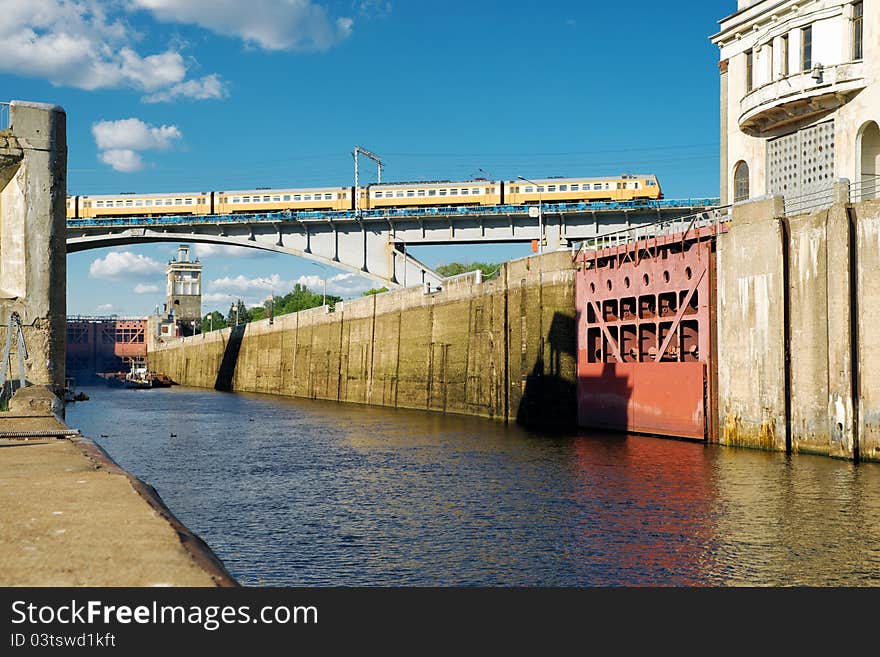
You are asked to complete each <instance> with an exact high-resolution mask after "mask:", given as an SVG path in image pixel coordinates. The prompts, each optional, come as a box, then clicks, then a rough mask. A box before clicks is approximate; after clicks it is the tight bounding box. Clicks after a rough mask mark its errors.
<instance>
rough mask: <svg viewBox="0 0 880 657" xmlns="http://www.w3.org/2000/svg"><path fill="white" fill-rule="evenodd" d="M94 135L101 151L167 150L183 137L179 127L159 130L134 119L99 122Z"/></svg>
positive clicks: (93, 125) (93, 128) (94, 128)
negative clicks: (122, 149) (173, 141)
mask: <svg viewBox="0 0 880 657" xmlns="http://www.w3.org/2000/svg"><path fill="white" fill-rule="evenodd" d="M92 134H93V135H94V137H95V143H96V144H97V145H98V148H100V149H101V150H107V149H110V148H132V149H136V150H146V149H149V148H158V149H166V148H170V147H171V142H172V140H174V139H180V138H181V137H182V136H183V135H182V134H181V132H180V130H179V129H178V128H177V126H174V125H163V126H160V127H158V128H157V127H155V126H152V125H150V124H148V123H144V122H143V121H141V120H140V119H134V118H132V119H121V120H119V121H98V122H97V123H93V124H92Z"/></svg>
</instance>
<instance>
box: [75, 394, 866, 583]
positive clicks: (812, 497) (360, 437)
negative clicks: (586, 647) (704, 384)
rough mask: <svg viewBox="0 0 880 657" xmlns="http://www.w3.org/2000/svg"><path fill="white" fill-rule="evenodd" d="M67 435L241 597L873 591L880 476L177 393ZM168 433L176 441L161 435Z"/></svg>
mask: <svg viewBox="0 0 880 657" xmlns="http://www.w3.org/2000/svg"><path fill="white" fill-rule="evenodd" d="M88 392H89V394H90V395H91V397H92V399H91V401H89V402H86V403H84V404H76V405H74V407H72V408H71V409H70V410H69V412H68V421H69V422H70V423H71V424H72V425H73V426H76V427H78V428H80V429H81V430H83V431H84V432H85V433H87V434H88V435H90V436H92V437H98V436H100V434H107V435H108V437H107V438H97V440H98V442H100V443H101V444H102V446H104V447H105V449H107V451H108V452H109V453H110V454H111V455H112V456H113V457H114V458H115V459H116V460H117V461H119V463H120V464H121V465H123V467H125V468H127V469H129V470H131V471H132V472H134V473H135V474H137V475H138V476H139V477H141V478H143V479H144V480H146V481H147V482H149V483H150V484H152V485H154V486H155V487H156V488H157V490H158V491H159V493H160V494H161V495H162V497H163V498H164V499H165V501H166V503H167V504H168V505H169V506H170V507H171V508H172V509H173V511H174V512H175V514H177V516H178V517H179V518H180V519H181V520H182V521H183V522H184V524H186V525H187V526H189V527H190V528H191V529H193V530H194V531H195V532H197V533H198V534H200V535H201V536H202V537H203V538H204V539H205V540H206V541H207V542H208V544H209V545H211V547H212V548H213V549H214V550H215V551H216V552H217V554H218V555H219V556H220V557H221V558H222V559H223V561H224V562H225V563H226V565H227V567H228V568H229V569H230V571H231V572H232V573H233V574H234V575H235V576H236V577H237V578H238V579H239V581H241V582H242V583H244V584H252V585H306V586H318V585H366V584H375V585H472V584H479V585H561V586H590V585H704V584H709V585H715V584H757V585H776V584H876V583H878V577H877V575H876V573H877V572H878V566H880V554H878V540H877V539H878V532H880V529H878V528H880V522H878V521H880V500H878V495H877V494H876V493H874V494H873V495H872V494H871V491H877V490H880V486H878V485H880V468H878V467H877V466H872V465H867V466H866V465H861V466H854V465H852V464H849V463H845V462H839V461H833V460H830V459H824V458H819V457H806V456H804V457H795V458H794V459H787V458H785V457H784V456H781V455H777V454H767V453H762V452H751V451H745V450H727V449H721V448H714V447H704V446H702V445H699V444H694V443H687V442H675V441H668V440H662V439H654V438H638V437H630V438H627V437H619V436H613V435H610V436H601V435H573V436H548V435H543V434H540V433H536V432H529V431H526V430H524V429H522V428H520V427H517V426H504V425H500V424H497V423H494V422H490V421H487V420H478V419H474V418H462V417H455V416H442V415H438V414H431V413H422V412H415V411H389V410H385V409H378V408H369V407H361V406H354V405H342V404H333V403H325V402H315V401H309V400H296V399H286V398H276V397H271V396H265V395H242V394H221V393H215V392H211V391H203V390H194V389H186V388H171V389H166V390H161V389H160V390H150V391H130V390H116V389H106V388H93V389H90V390H88ZM172 434H176V436H172Z"/></svg>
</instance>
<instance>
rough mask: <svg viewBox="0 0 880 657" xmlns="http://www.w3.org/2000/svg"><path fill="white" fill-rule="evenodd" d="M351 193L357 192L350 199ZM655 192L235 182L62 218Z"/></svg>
mask: <svg viewBox="0 0 880 657" xmlns="http://www.w3.org/2000/svg"><path fill="white" fill-rule="evenodd" d="M355 193H357V194H358V195H359V198H358V199H357V205H356V204H355ZM661 198H663V194H662V192H661V190H660V183H659V182H658V181H657V176H655V175H653V174H649V175H629V174H625V175H621V176H616V177H606V178H543V179H537V180H528V181H526V180H524V179H519V180H485V179H475V180H464V181H458V182H454V181H437V182H401V183H379V184H374V185H367V186H365V187H359V188H358V189H357V192H355V188H354V187H353V186H352V187H304V188H298V189H240V190H227V191H211V192H188V193H184V192H175V193H167V194H165V193H162V194H101V195H85V196H70V197H68V198H67V218H68V219H93V218H101V217H131V216H157V215H209V214H224V215H227V214H252V213H255V212H279V211H283V210H291V211H315V210H317V211H328V210H332V211H345V210H354V209H355V207H358V208H360V209H362V210H382V209H386V208H387V209H401V208H412V207H425V206H435V207H446V206H487V205H532V204H538V203H584V202H586V203H600V202H614V201H639V200H658V199H661Z"/></svg>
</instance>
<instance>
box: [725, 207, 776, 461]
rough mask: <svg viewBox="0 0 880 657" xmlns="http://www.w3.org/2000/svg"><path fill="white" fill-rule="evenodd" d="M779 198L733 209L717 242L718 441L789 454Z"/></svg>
mask: <svg viewBox="0 0 880 657" xmlns="http://www.w3.org/2000/svg"><path fill="white" fill-rule="evenodd" d="M784 214H785V205H784V201H783V198H782V197H781V196H773V197H763V198H760V199H756V200H754V201H747V202H743V203H738V204H736V205H735V206H734V207H733V221H732V222H731V223H730V225H729V232H728V233H727V234H723V235H721V236H719V238H718V252H717V274H718V306H719V308H718V413H719V425H720V430H721V431H720V436H719V442H721V443H723V444H727V445H741V446H745V447H760V448H764V449H773V450H784V449H786V447H787V445H788V443H789V436H788V424H789V420H790V418H789V412H788V408H787V398H788V397H787V387H788V363H787V358H786V350H787V347H788V345H787V343H788V336H787V329H786V315H787V308H786V303H787V301H786V299H787V297H786V290H785V288H786V285H787V280H786V278H787V272H786V261H787V253H786V249H787V241H786V235H785V220H784Z"/></svg>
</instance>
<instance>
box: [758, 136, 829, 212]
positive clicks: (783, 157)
mask: <svg viewBox="0 0 880 657" xmlns="http://www.w3.org/2000/svg"><path fill="white" fill-rule="evenodd" d="M833 183H834V121H833V120H831V121H825V122H824V123H819V124H818V125H814V126H811V127H809V128H804V129H803V130H798V131H797V132H794V133H792V134H790V135H784V136H782V137H778V138H776V139H772V140H770V141H768V143H767V193H768V194H782V195H783V196H784V197H785V211H786V213H788V214H794V213H797V212H807V211H810V210H813V209H817V208H819V207H823V206H824V205H827V204H829V203H830V202H831V198H832V192H831V189H832V185H833Z"/></svg>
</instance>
